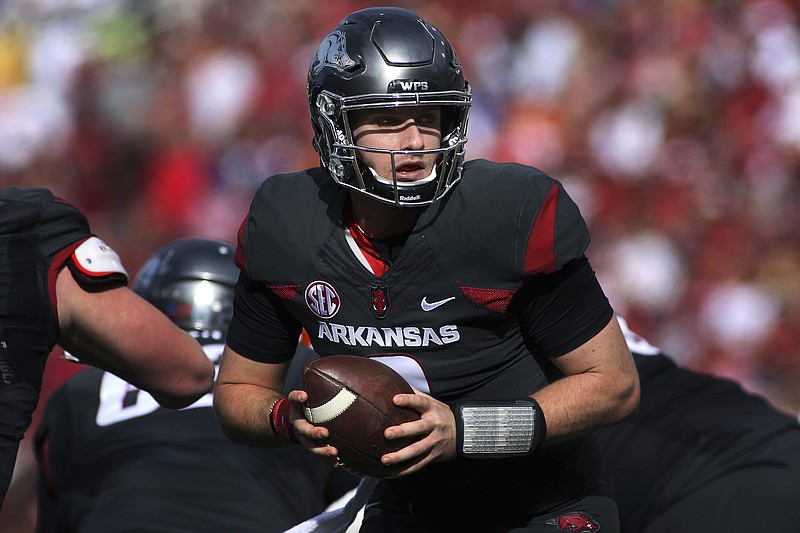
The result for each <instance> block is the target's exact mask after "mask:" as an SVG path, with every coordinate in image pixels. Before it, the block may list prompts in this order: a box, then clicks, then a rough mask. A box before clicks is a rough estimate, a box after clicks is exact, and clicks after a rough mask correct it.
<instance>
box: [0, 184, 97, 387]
mask: <svg viewBox="0 0 800 533" xmlns="http://www.w3.org/2000/svg"><path fill="white" fill-rule="evenodd" d="M90 236H91V233H90V231H89V223H88V221H87V220H86V217H84V216H83V214H81V213H80V211H78V210H77V209H75V208H74V207H73V206H71V205H69V204H68V203H66V202H64V201H63V200H61V199H59V198H57V197H55V196H53V194H52V193H51V192H50V191H48V190H46V189H20V188H16V187H11V188H8V189H2V190H0V338H2V339H4V340H5V342H6V346H5V349H7V350H12V352H13V353H17V352H18V351H19V352H21V351H25V352H27V353H28V354H30V355H38V356H40V357H41V358H42V359H41V360H39V361H37V362H38V364H39V365H43V364H44V361H43V358H44V357H46V356H47V354H49V353H50V350H52V348H53V346H54V345H55V342H56V338H57V325H56V319H55V316H56V314H55V275H54V274H55V273H56V272H58V270H59V269H60V268H61V267H62V266H64V264H65V263H66V261H67V260H68V259H69V257H70V254H71V253H72V252H73V251H74V250H75V248H77V247H78V245H79V244H80V243H81V242H83V241H84V240H86V239H87V238H89V237H90ZM9 335H10V336H11V339H9V338H8V337H9ZM0 357H3V358H4V360H6V364H8V365H9V366H10V367H11V368H16V366H17V364H21V363H20V362H19V361H17V359H20V360H21V359H22V358H17V357H6V356H4V355H1V354H0ZM32 359H35V358H30V357H26V358H25V360H26V361H29V360H32ZM24 373H25V372H24V371H23V372H21V373H20V374H22V375H24ZM5 374H6V373H5V372H4V376H5ZM22 375H16V374H14V375H11V374H9V376H6V379H5V380H4V381H10V380H15V379H23V377H22ZM33 381H34V382H36V381H37V380H36V379H34V380H33ZM38 381H41V375H40V374H39V375H38ZM0 386H2V385H0ZM39 386H40V383H38V382H37V383H35V387H36V388H37V390H38V387H39Z"/></svg>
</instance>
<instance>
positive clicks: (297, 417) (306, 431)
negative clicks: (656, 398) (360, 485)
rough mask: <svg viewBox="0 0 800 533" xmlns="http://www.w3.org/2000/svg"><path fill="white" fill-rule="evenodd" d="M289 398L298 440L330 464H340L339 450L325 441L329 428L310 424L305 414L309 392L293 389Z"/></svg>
mask: <svg viewBox="0 0 800 533" xmlns="http://www.w3.org/2000/svg"><path fill="white" fill-rule="evenodd" d="M288 398H289V401H290V402H291V403H292V415H291V417H290V420H291V424H292V429H293V430H294V434H295V436H296V437H297V440H299V441H300V444H302V445H303V446H305V447H306V448H307V449H308V450H309V451H310V452H311V453H313V454H314V455H315V456H317V457H318V458H319V459H321V460H322V461H323V462H324V463H325V464H327V465H328V466H330V467H334V466H338V460H337V458H336V457H337V455H338V454H339V451H338V450H337V449H336V448H334V447H333V446H330V445H329V444H326V443H325V441H326V440H327V439H328V436H329V433H328V430H327V429H326V428H324V427H322V426H315V425H313V424H310V423H309V422H308V421H307V420H306V417H305V416H304V415H303V405H304V404H305V402H306V401H307V400H308V394H307V393H306V392H305V391H304V390H293V391H292V392H290V393H289V395H288Z"/></svg>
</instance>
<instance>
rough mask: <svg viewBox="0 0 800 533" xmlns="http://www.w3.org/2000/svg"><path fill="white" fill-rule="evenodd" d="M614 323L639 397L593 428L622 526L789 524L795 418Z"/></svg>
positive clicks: (797, 487)
mask: <svg viewBox="0 0 800 533" xmlns="http://www.w3.org/2000/svg"><path fill="white" fill-rule="evenodd" d="M621 323H622V325H623V330H624V331H625V336H626V338H627V339H628V346H629V347H630V349H631V352H632V353H633V358H634V361H635V362H636V367H637V369H638V371H639V378H640V380H641V391H642V392H641V403H640V404H639V410H638V412H637V413H636V414H635V415H634V416H633V417H631V418H629V419H627V420H625V421H624V422H622V423H620V424H617V425H615V426H613V427H610V428H605V429H603V430H601V431H600V432H599V433H598V434H599V438H600V443H601V445H602V449H603V478H604V479H605V480H606V481H608V483H609V485H611V488H612V489H613V491H614V494H615V497H616V499H617V503H618V505H619V510H620V521H621V523H622V531H623V532H626V533H628V532H629V533H673V532H677V531H680V532H681V533H705V532H708V531H725V533H750V532H752V531H764V530H767V529H769V530H774V531H795V530H797V528H798V525H800V506H798V505H797V496H798V494H800V425H798V423H797V419H796V418H793V417H790V416H788V415H786V414H784V413H781V412H780V411H778V410H777V409H775V408H774V407H772V406H771V405H770V404H769V403H767V401H766V400H764V399H763V398H761V397H759V396H757V395H754V394H751V393H748V392H747V391H745V390H744V389H742V387H741V386H739V385H738V384H737V383H734V382H732V381H728V380H725V379H721V378H718V377H714V376H710V375H706V374H703V373H699V372H694V371H692V370H689V369H687V368H682V367H679V366H677V365H676V364H675V363H674V362H673V361H672V360H671V359H670V358H669V357H668V356H667V355H665V354H664V353H663V352H662V351H661V350H660V349H658V348H656V347H653V346H652V345H650V344H649V343H648V342H647V341H645V340H644V339H642V338H641V337H639V336H637V335H635V334H634V333H632V332H630V330H628V328H627V326H626V324H625V323H624V321H621Z"/></svg>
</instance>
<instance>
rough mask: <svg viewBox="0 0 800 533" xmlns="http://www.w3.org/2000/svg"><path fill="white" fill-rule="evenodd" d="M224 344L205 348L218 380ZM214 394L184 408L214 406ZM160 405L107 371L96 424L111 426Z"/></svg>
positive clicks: (148, 411)
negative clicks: (217, 373)
mask: <svg viewBox="0 0 800 533" xmlns="http://www.w3.org/2000/svg"><path fill="white" fill-rule="evenodd" d="M222 349H223V345H222V344H207V345H205V346H204V347H203V350H205V352H206V356H208V358H209V359H210V360H211V361H212V362H213V363H214V372H215V376H214V380H215V381H216V372H218V371H219V358H220V357H221V356H222ZM212 403H213V396H212V394H211V393H210V392H209V393H208V394H206V395H204V396H203V397H202V398H200V399H199V400H197V401H196V402H195V403H193V404H192V405H190V406H188V407H184V409H195V408H197V407H211V405H212ZM159 407H160V405H159V404H158V402H157V401H156V400H155V398H153V397H152V396H151V395H150V394H149V393H147V392H145V391H143V390H140V389H137V388H136V387H134V386H133V385H131V384H130V383H128V382H126V381H124V380H123V379H121V378H119V377H117V376H115V375H114V374H111V373H110V372H104V373H103V377H102V379H101V380H100V406H99V407H98V409H97V416H96V417H95V423H97V425H98V426H100V427H104V426H110V425H112V424H116V423H118V422H123V421H125V420H130V419H132V418H136V417H139V416H145V415H148V414H150V413H152V412H154V411H155V410H156V409H158V408H159Z"/></svg>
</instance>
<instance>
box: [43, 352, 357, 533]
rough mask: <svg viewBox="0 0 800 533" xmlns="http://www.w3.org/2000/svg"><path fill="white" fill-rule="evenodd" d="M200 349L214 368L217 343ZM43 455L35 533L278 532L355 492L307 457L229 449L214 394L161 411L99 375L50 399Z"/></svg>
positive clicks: (301, 452)
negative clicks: (176, 408) (110, 532)
mask: <svg viewBox="0 0 800 533" xmlns="http://www.w3.org/2000/svg"><path fill="white" fill-rule="evenodd" d="M205 350H206V353H207V354H208V355H209V357H210V358H211V359H212V360H214V361H216V360H218V358H219V356H220V354H221V352H222V345H221V344H209V345H206V346H205ZM36 450H37V454H38V456H39V460H40V464H41V465H42V466H43V468H42V472H43V479H42V482H41V483H40V502H41V503H40V513H39V528H38V531H39V532H40V533H45V532H47V533H50V532H55V531H70V532H73V533H75V532H87V533H94V532H98V531H114V532H125V531H130V532H133V531H137V532H139V531H148V532H153V533H155V532H179V531H180V532H184V531H191V532H193V533H197V532H202V531H207V532H209V533H211V532H213V533H218V532H221V531H239V532H250V531H252V532H271V531H273V532H279V531H284V530H286V529H288V528H289V527H291V526H292V525H294V524H296V523H298V522H301V521H303V520H305V519H307V518H309V517H311V516H314V515H315V514H317V513H319V512H321V511H322V510H323V509H324V508H325V506H326V505H327V504H328V503H330V501H332V500H334V499H336V498H338V497H339V496H341V495H342V494H344V493H345V492H346V491H347V490H349V489H350V488H352V487H353V486H354V484H355V478H353V477H352V476H350V475H348V474H346V473H345V472H343V471H341V470H336V471H333V470H330V469H329V468H327V467H325V466H324V465H322V463H321V462H319V461H316V460H314V458H313V457H312V456H311V454H310V453H309V452H307V451H306V450H305V449H304V448H301V447H298V446H292V447H287V448H283V449H277V450H264V449H261V448H253V447H248V446H242V445H238V444H235V443H233V442H231V441H230V440H229V439H228V438H227V437H225V436H224V435H223V434H222V432H221V430H220V428H219V423H218V421H217V419H216V416H215V415H214V413H213V411H212V395H211V394H210V393H209V394H207V395H206V396H204V397H203V398H201V399H200V400H198V401H197V402H196V403H194V404H193V405H191V406H189V407H187V408H185V409H181V410H179V411H178V410H172V409H164V408H162V407H160V406H159V405H158V403H157V402H156V401H155V400H154V399H153V398H152V396H150V395H149V394H148V393H146V392H144V391H141V390H139V389H137V388H135V387H133V386H132V385H130V384H128V383H126V382H125V381H123V380H121V379H120V378H118V377H116V376H114V375H113V374H110V373H107V372H102V371H100V370H99V369H96V368H89V369H87V370H85V371H83V372H82V373H81V374H79V375H77V376H75V377H74V378H72V379H71V380H70V381H68V382H67V383H66V384H65V385H64V386H62V387H61V388H59V389H58V390H56V391H55V392H54V393H53V394H52V396H51V397H50V400H49V401H48V403H47V407H46V410H45V414H44V417H43V420H42V422H41V426H40V427H39V429H38V431H37V435H36Z"/></svg>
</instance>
